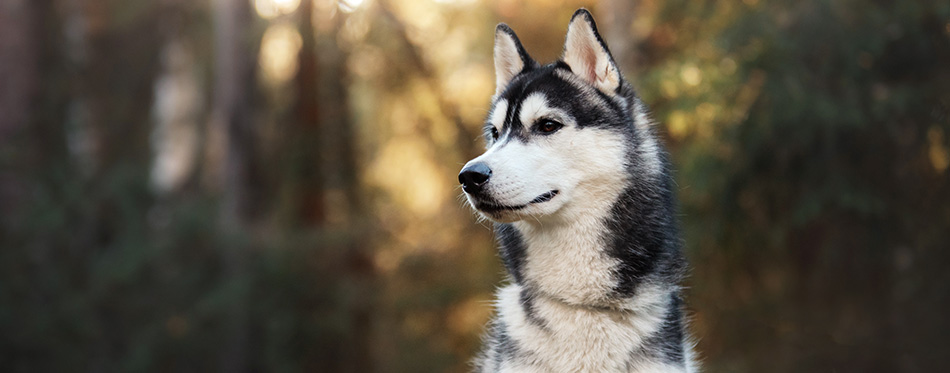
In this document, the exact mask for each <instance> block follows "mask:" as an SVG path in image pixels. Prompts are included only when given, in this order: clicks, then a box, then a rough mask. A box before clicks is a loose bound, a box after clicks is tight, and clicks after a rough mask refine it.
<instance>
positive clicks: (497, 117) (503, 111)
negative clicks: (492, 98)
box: [488, 99, 508, 131]
mask: <svg viewBox="0 0 950 373" xmlns="http://www.w3.org/2000/svg"><path fill="white" fill-rule="evenodd" d="M507 114H508V100H505V99H501V100H498V102H496V103H495V107H494V109H492V112H491V114H489V116H488V118H489V119H488V120H489V122H490V123H491V125H492V126H495V129H497V130H499V131H501V126H502V125H503V124H505V115H507Z"/></svg>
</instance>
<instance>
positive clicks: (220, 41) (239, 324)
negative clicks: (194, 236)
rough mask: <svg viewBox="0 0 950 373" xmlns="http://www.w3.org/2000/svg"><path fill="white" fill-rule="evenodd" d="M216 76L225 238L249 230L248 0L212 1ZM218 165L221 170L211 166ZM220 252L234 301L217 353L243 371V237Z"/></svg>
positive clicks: (217, 161)
mask: <svg viewBox="0 0 950 373" xmlns="http://www.w3.org/2000/svg"><path fill="white" fill-rule="evenodd" d="M212 12H213V14H214V18H213V22H214V32H215V35H214V48H215V69H214V70H215V80H214V88H213V100H214V103H213V105H214V107H213V109H212V122H211V124H210V126H209V131H210V134H209V141H212V142H213V143H212V144H210V147H212V148H213V151H216V152H217V153H216V154H213V156H214V157H215V158H214V160H213V163H214V164H212V165H211V166H212V167H209V170H210V171H212V172H216V174H215V175H214V177H215V178H216V179H217V180H215V181H214V182H215V184H216V187H217V188H218V189H219V190H220V191H221V194H222V201H221V206H220V220H219V221H220V223H221V229H222V231H223V232H224V233H225V236H226V237H230V238H237V237H240V236H242V235H246V234H248V232H247V231H248V230H249V229H250V226H251V222H252V219H253V217H254V208H253V207H254V206H253V204H252V203H251V201H252V198H253V191H254V184H253V182H254V179H253V175H254V172H253V170H254V167H253V165H254V159H255V158H254V150H255V142H254V139H255V136H253V128H252V123H251V117H252V110H251V105H252V97H253V96H252V92H253V90H254V63H253V61H254V60H253V58H254V56H255V54H254V52H253V51H252V50H251V48H250V47H249V45H248V38H247V34H246V30H249V29H250V28H251V27H250V23H251V11H250V2H248V1H234V0H214V1H213V2H212ZM213 166H218V167H220V168H214V167H213ZM233 242H234V245H233V246H231V247H228V248H227V250H225V251H224V258H223V260H224V268H225V281H226V282H225V283H226V284H227V285H226V286H228V287H231V286H234V287H236V288H237V291H236V292H234V293H233V294H234V295H233V296H234V299H233V300H232V301H233V304H232V306H231V307H230V315H228V319H227V321H226V322H227V327H228V329H229V333H228V334H229V335H228V340H227V342H226V345H225V346H223V351H222V356H221V358H222V365H221V366H222V368H223V369H222V370H223V371H227V372H242V371H246V370H247V368H248V361H247V358H246V356H247V354H248V342H249V339H248V334H249V330H248V328H249V325H248V310H247V307H248V305H247V292H246V289H247V287H246V286H243V285H245V281H247V280H248V276H247V272H248V270H247V263H246V258H245V253H246V250H247V246H246V245H245V244H243V242H245V241H244V240H237V239H235V240H234V241H233Z"/></svg>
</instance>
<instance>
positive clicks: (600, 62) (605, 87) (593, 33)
mask: <svg viewBox="0 0 950 373" xmlns="http://www.w3.org/2000/svg"><path fill="white" fill-rule="evenodd" d="M563 60H564V62H565V63H567V65H568V66H570V67H571V71H573V72H574V74H577V76H580V77H581V79H584V80H585V81H587V82H588V83H590V84H592V85H593V86H594V87H597V89H600V90H601V91H603V92H605V93H608V94H615V93H616V92H617V88H619V87H620V80H621V79H622V77H621V76H620V69H618V68H617V64H616V63H615V62H614V58H613V57H612V56H611V55H610V51H609V50H607V44H604V41H603V39H601V37H600V34H598V33H597V25H595V24H594V17H593V16H591V15H590V12H588V11H587V9H584V8H581V9H578V10H577V11H576V12H574V15H573V16H572V17H571V23H570V25H568V26H567V39H566V40H565V41H564V57H563Z"/></svg>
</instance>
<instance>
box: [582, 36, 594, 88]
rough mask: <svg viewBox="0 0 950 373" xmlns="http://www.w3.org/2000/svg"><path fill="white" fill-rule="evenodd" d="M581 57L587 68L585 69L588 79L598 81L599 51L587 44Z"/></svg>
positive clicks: (592, 81)
mask: <svg viewBox="0 0 950 373" xmlns="http://www.w3.org/2000/svg"><path fill="white" fill-rule="evenodd" d="M581 58H583V59H584V67H585V68H586V70H587V71H584V73H585V77H586V78H587V81H589V82H591V83H597V52H595V51H594V49H593V48H591V47H590V46H589V45H585V46H584V53H582V54H581Z"/></svg>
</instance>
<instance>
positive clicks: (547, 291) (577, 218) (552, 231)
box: [509, 199, 619, 308]
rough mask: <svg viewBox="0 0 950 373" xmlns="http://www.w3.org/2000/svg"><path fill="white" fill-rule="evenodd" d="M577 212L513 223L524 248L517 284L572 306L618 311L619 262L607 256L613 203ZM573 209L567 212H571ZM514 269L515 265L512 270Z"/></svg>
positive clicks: (611, 201) (518, 269)
mask: <svg viewBox="0 0 950 373" xmlns="http://www.w3.org/2000/svg"><path fill="white" fill-rule="evenodd" d="M604 202H605V203H601V204H599V205H588V206H585V207H584V208H583V209H574V210H576V211H568V213H567V214H563V215H562V216H560V217H558V218H556V219H544V220H530V219H528V220H522V221H518V222H515V223H514V224H512V225H513V226H514V228H515V229H516V230H517V232H518V233H519V235H520V238H521V244H522V245H523V255H524V257H523V262H522V263H521V265H520V266H519V267H520V268H517V269H515V270H517V271H519V272H520V273H519V274H516V275H515V276H516V279H518V277H520V279H518V280H519V282H521V284H522V285H523V286H525V287H526V288H528V289H532V290H533V291H536V292H537V293H538V294H539V295H541V296H546V297H550V298H553V299H556V300H559V301H562V302H565V303H568V304H571V305H575V306H585V307H596V308H602V307H610V308H613V307H616V306H617V304H618V303H617V300H616V299H615V297H614V296H613V293H614V287H615V286H616V283H617V281H616V279H615V278H614V276H613V273H614V272H615V268H616V266H617V265H618V264H619V263H618V261H617V259H615V258H612V257H611V256H610V255H608V253H607V250H606V244H605V237H604V235H605V223H606V221H607V217H608V215H609V214H610V209H611V206H612V205H613V202H614V201H613V200H609V199H608V200H606V201H604ZM569 209H570V208H569V207H568V210H569ZM509 269H510V270H511V269H512V268H511V266H509Z"/></svg>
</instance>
